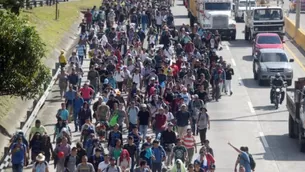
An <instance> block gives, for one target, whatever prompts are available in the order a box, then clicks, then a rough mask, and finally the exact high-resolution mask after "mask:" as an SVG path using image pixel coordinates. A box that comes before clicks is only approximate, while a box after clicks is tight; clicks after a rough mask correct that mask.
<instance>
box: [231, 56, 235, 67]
mask: <svg viewBox="0 0 305 172" xmlns="http://www.w3.org/2000/svg"><path fill="white" fill-rule="evenodd" d="M231 61H232V65H233V66H236V63H235V60H234V59H233V58H232V59H231Z"/></svg>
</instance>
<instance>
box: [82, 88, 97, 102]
mask: <svg viewBox="0 0 305 172" xmlns="http://www.w3.org/2000/svg"><path fill="white" fill-rule="evenodd" d="M79 91H80V92H81V93H82V97H83V99H90V98H91V94H93V93H94V90H93V89H92V88H90V87H88V88H84V87H83V88H81V89H79Z"/></svg>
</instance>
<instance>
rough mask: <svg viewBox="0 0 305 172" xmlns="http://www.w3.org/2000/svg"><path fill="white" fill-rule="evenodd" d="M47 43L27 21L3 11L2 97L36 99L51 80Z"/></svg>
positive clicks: (0, 13) (0, 51)
mask: <svg viewBox="0 0 305 172" xmlns="http://www.w3.org/2000/svg"><path fill="white" fill-rule="evenodd" d="M44 55H45V44H44V43H43V42H42V40H41V38H40V37H39V35H38V33H37V32H36V30H35V28H34V27H32V26H29V25H28V21H27V20H26V19H25V18H21V17H18V16H16V15H14V14H12V13H9V12H5V11H0V70H1V71H0V95H11V96H21V97H22V98H27V99H30V98H34V97H35V96H37V95H38V94H40V93H42V92H43V91H44V85H46V84H47V83H48V82H49V81H50V70H49V69H48V68H47V67H46V66H45V65H44V64H43V63H42V58H43V57H44Z"/></svg>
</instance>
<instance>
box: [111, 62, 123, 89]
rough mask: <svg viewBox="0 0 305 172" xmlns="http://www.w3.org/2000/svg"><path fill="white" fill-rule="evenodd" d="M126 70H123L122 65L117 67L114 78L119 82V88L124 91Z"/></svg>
mask: <svg viewBox="0 0 305 172" xmlns="http://www.w3.org/2000/svg"><path fill="white" fill-rule="evenodd" d="M124 76H125V74H124V72H123V71H122V70H121V68H120V67H117V70H116V71H115V72H114V75H113V77H114V80H115V81H116V83H117V86H118V89H119V90H120V91H121V92H122V91H123V82H124Z"/></svg>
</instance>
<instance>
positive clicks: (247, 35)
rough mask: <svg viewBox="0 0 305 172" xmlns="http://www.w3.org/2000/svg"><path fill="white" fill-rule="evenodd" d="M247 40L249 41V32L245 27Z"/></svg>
mask: <svg viewBox="0 0 305 172" xmlns="http://www.w3.org/2000/svg"><path fill="white" fill-rule="evenodd" d="M245 40H247V41H248V40H249V31H248V28H247V27H246V26H245Z"/></svg>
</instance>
